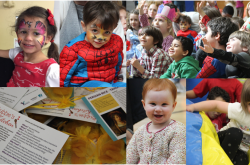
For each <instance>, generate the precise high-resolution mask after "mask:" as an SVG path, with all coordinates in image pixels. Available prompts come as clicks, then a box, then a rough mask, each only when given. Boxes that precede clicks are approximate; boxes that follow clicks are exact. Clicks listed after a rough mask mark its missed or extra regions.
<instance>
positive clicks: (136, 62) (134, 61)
mask: <svg viewBox="0 0 250 165" xmlns="http://www.w3.org/2000/svg"><path fill="white" fill-rule="evenodd" d="M130 64H131V65H133V67H135V68H136V69H137V70H138V71H139V72H140V73H141V74H143V73H144V71H145V69H144V67H143V66H141V64H140V62H139V60H138V59H136V58H133V59H131V61H130Z"/></svg>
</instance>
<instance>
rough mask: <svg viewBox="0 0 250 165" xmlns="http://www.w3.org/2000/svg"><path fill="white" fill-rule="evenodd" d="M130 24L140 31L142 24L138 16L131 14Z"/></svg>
mask: <svg viewBox="0 0 250 165" xmlns="http://www.w3.org/2000/svg"><path fill="white" fill-rule="evenodd" d="M129 24H130V25H131V26H132V28H133V29H135V30H139V27H140V22H139V17H138V15H136V14H130V16H129Z"/></svg>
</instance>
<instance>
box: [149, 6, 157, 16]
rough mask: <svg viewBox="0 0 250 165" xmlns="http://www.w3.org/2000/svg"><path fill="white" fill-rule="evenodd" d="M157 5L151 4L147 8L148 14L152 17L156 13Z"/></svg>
mask: <svg viewBox="0 0 250 165" xmlns="http://www.w3.org/2000/svg"><path fill="white" fill-rule="evenodd" d="M157 10H158V8H157V6H156V5H155V4H151V5H150V6H149V8H148V16H149V17H151V18H154V17H155V16H156V14H157Z"/></svg>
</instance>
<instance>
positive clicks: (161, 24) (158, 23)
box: [153, 17, 172, 36]
mask: <svg viewBox="0 0 250 165" xmlns="http://www.w3.org/2000/svg"><path fill="white" fill-rule="evenodd" d="M153 26H154V27H156V28H158V29H159V30H160V31H161V33H162V35H163V36H164V35H165V34H168V33H169V28H171V27H172V24H169V23H168V21H167V20H165V19H163V18H160V17H156V18H155V19H154V21H153Z"/></svg>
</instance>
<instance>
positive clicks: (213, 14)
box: [126, 0, 250, 78]
mask: <svg viewBox="0 0 250 165" xmlns="http://www.w3.org/2000/svg"><path fill="white" fill-rule="evenodd" d="M203 4H204V2H201V3H198V4H197V12H198V13H199V15H200V21H199V26H200V29H201V31H200V32H198V31H197V32H196V31H194V30H192V29H191V28H190V27H191V26H192V20H191V18H190V17H189V16H187V15H184V14H181V13H180V12H179V11H178V10H177V8H176V6H175V5H173V4H171V3H168V1H163V4H159V2H157V1H145V0H144V1H142V3H141V5H138V7H137V8H138V9H135V10H133V11H131V12H130V14H129V21H127V22H128V23H129V25H128V30H127V33H126V38H127V40H129V42H130V48H128V51H127V66H129V67H130V66H133V68H134V69H129V70H128V72H130V75H132V74H133V76H134V77H141V78H226V77H250V75H249V64H250V63H249V62H250V59H249V54H250V47H249V45H250V40H249V37H250V29H249V28H250V24H249V21H250V19H248V20H247V21H246V22H245V23H244V22H242V21H243V20H242V19H239V18H238V17H236V18H228V17H226V16H231V15H228V13H227V8H226V7H225V8H226V9H225V10H223V12H222V13H223V14H222V15H223V16H224V17H223V16H221V13H220V11H219V10H218V9H217V8H215V7H209V6H205V7H203V6H204V5H203ZM152 11H157V12H152ZM224 12H225V13H224ZM243 23H244V24H243ZM178 28H179V30H176V29H178ZM174 32H175V33H174ZM197 33H198V34H197ZM136 41H137V42H136Z"/></svg>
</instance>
